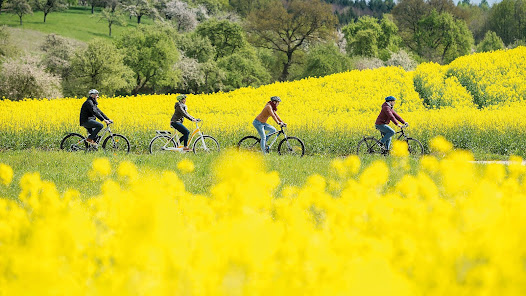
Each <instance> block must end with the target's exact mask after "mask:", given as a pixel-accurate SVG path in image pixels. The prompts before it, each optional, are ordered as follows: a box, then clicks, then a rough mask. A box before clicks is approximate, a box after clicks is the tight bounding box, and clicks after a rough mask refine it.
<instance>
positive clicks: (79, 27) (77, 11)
mask: <svg viewBox="0 0 526 296" xmlns="http://www.w3.org/2000/svg"><path fill="white" fill-rule="evenodd" d="M99 14H100V12H98V11H95V14H93V15H92V14H91V8H89V7H82V6H79V7H71V8H69V9H68V10H64V11H62V12H52V13H50V14H48V16H47V19H46V22H45V23H44V14H43V13H42V12H41V11H38V12H35V13H34V14H32V15H25V16H24V17H23V18H22V20H23V25H22V26H21V25H20V21H19V18H18V16H17V15H15V14H10V13H2V14H0V25H7V26H9V27H13V28H23V29H29V30H35V31H40V32H43V33H45V34H50V33H55V34H58V35H61V36H64V37H69V38H74V39H77V40H80V41H84V42H87V41H89V40H91V39H93V38H94V37H102V38H112V37H117V36H119V35H120V34H121V33H122V32H123V31H124V29H125V27H122V26H116V25H114V26H113V27H112V37H109V36H108V32H109V29H108V23H107V22H106V21H104V20H100V19H99ZM141 23H145V24H151V23H152V21H151V20H149V19H145V18H143V19H141ZM135 26H137V19H136V18H131V19H129V20H128V24H127V27H135Z"/></svg>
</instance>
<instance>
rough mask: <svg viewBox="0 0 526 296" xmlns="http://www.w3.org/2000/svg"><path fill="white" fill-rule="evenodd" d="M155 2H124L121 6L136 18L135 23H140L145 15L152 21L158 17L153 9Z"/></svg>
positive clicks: (147, 0)
mask: <svg viewBox="0 0 526 296" xmlns="http://www.w3.org/2000/svg"><path fill="white" fill-rule="evenodd" d="M154 1H155V0H125V2H124V3H123V4H122V5H123V7H124V9H125V10H126V11H128V12H129V13H130V15H132V16H136V17H137V23H138V24H140V23H141V18H142V17H143V16H145V15H147V16H150V17H152V18H153V19H155V18H157V17H158V16H159V12H158V11H157V9H156V8H155V4H156V3H155V2H154Z"/></svg>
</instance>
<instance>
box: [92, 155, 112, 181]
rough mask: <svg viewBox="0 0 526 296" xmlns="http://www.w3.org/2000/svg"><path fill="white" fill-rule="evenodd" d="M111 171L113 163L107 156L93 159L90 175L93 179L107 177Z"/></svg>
mask: <svg viewBox="0 0 526 296" xmlns="http://www.w3.org/2000/svg"><path fill="white" fill-rule="evenodd" d="M110 173H111V164H110V161H109V159H107V158H96V159H95V160H93V163H92V167H91V170H90V172H89V177H90V178H91V179H97V178H105V177H107V176H109V175H110Z"/></svg>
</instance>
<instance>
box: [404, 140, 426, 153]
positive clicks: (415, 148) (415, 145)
mask: <svg viewBox="0 0 526 296" xmlns="http://www.w3.org/2000/svg"><path fill="white" fill-rule="evenodd" d="M406 142H407V148H408V149H409V154H410V155H416V156H419V155H422V154H424V145H422V143H420V141H418V140H417V139H413V138H407V140H406Z"/></svg>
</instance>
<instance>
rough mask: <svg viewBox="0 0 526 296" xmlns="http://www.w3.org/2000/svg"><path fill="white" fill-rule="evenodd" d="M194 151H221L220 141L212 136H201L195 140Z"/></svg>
mask: <svg viewBox="0 0 526 296" xmlns="http://www.w3.org/2000/svg"><path fill="white" fill-rule="evenodd" d="M193 150H194V153H195V154H197V153H213V152H219V142H217V140H216V139H215V138H214V137H212V136H207V135H205V136H202V137H199V138H198V139H197V140H195V142H194V149H193Z"/></svg>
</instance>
